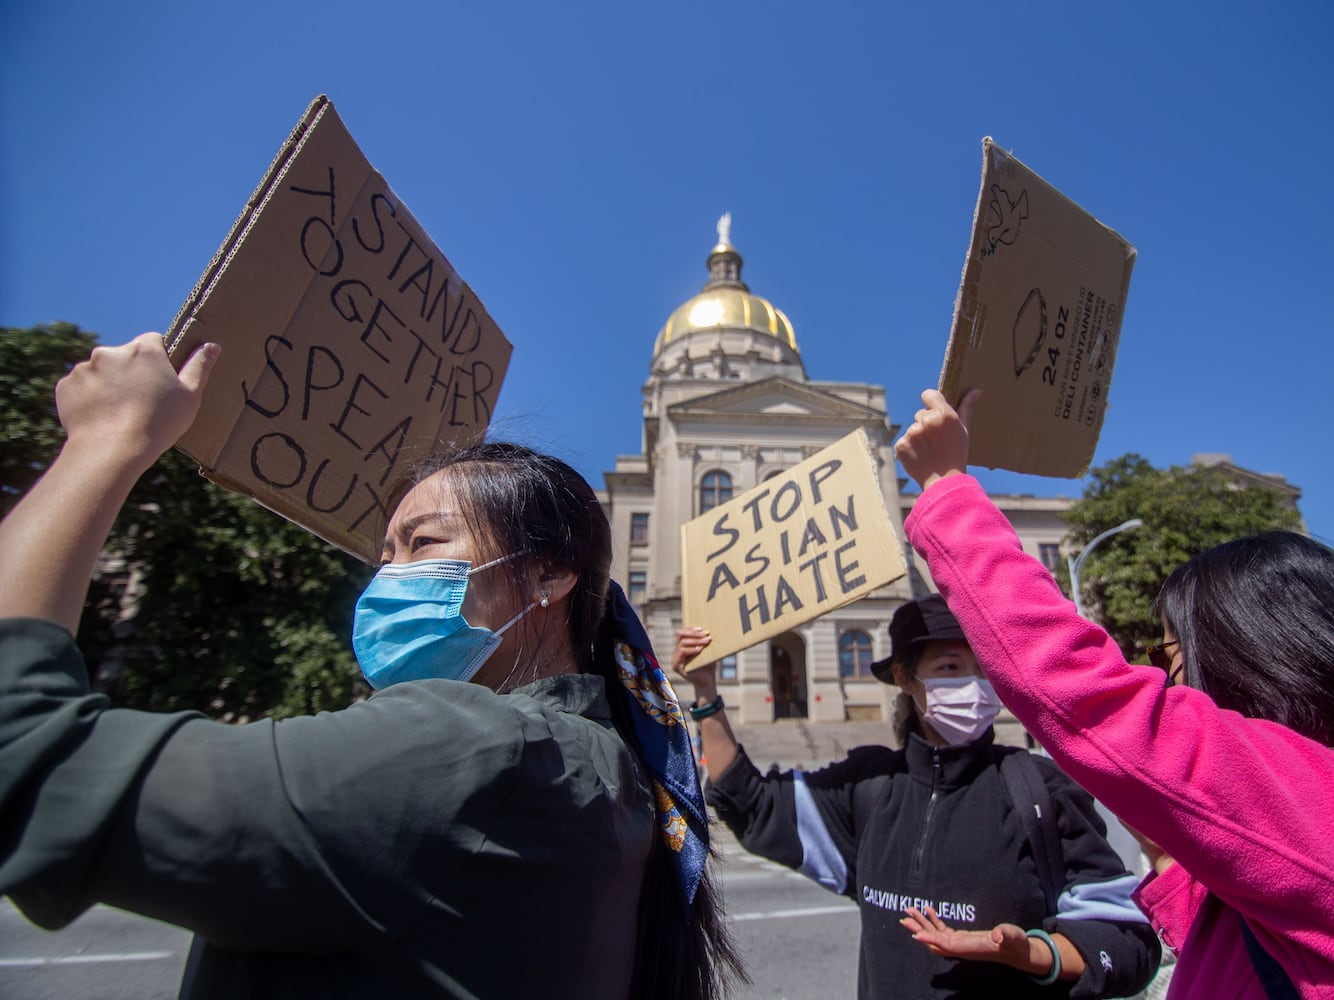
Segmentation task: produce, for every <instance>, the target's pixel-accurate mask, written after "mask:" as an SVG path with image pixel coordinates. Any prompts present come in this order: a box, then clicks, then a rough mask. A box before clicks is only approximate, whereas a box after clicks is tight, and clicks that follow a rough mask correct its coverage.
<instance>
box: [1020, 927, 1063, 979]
mask: <svg viewBox="0 0 1334 1000" xmlns="http://www.w3.org/2000/svg"><path fill="white" fill-rule="evenodd" d="M1027 934H1028V936H1029V937H1031V938H1039V939H1041V940H1042V941H1044V942H1046V944H1047V947H1048V948H1050V949H1051V971H1050V972H1048V973H1047V974H1046V975H1045V976H1033V977H1032V979H1033V982H1035V983H1037V984H1038V985H1039V986H1050V985H1051V984H1052V983H1054V982H1056V977H1057V976H1059V975H1060V974H1061V952H1060V949H1059V948H1057V947H1056V942H1055V941H1053V940H1052V938H1051V935H1050V934H1048V933H1047V932H1046V931H1028V932H1027Z"/></svg>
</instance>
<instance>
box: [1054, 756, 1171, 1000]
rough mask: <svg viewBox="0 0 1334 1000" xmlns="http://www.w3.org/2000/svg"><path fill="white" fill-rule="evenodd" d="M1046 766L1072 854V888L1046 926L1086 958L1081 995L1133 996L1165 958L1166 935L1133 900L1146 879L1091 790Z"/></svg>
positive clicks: (1076, 990) (1078, 999)
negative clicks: (1118, 842) (1120, 846)
mask: <svg viewBox="0 0 1334 1000" xmlns="http://www.w3.org/2000/svg"><path fill="white" fill-rule="evenodd" d="M1039 766H1040V767H1041V768H1042V770H1043V775H1044V778H1045V780H1046V783H1047V789H1048V791H1049V792H1050V794H1051V799H1052V805H1053V808H1054V809H1055V812H1056V819H1057V826H1058V829H1059V831H1060V834H1061V849H1062V853H1063V855H1064V860H1065V888H1064V890H1063V891H1062V893H1061V895H1060V899H1059V900H1058V901H1057V912H1056V913H1055V914H1054V915H1052V916H1049V917H1047V919H1046V920H1044V921H1043V926H1042V929H1043V930H1045V931H1047V932H1048V933H1049V934H1060V935H1062V936H1063V937H1065V938H1066V939H1067V940H1068V941H1069V942H1070V943H1071V944H1073V945H1074V947H1075V949H1076V950H1077V951H1078V952H1079V954H1080V956H1081V957H1082V958H1083V959H1084V971H1083V972H1082V973H1081V975H1080V977H1079V978H1078V979H1077V980H1076V981H1075V982H1073V983H1072V984H1071V986H1070V996H1071V997H1072V998H1074V1000H1083V998H1094V997H1122V996H1131V995H1133V994H1135V993H1137V992H1139V991H1140V990H1142V989H1143V988H1144V987H1145V986H1147V985H1148V983H1149V981H1150V980H1151V979H1152V978H1153V976H1154V973H1155V972H1156V971H1157V970H1158V963H1159V961H1160V960H1161V958H1162V946H1161V944H1160V943H1159V941H1158V936H1157V935H1156V934H1155V933H1154V931H1153V928H1152V927H1151V926H1150V925H1149V922H1148V920H1147V918H1146V917H1145V916H1144V914H1143V913H1141V912H1140V910H1139V908H1138V907H1137V906H1136V905H1135V904H1134V902H1133V901H1132V900H1131V893H1132V892H1133V891H1134V889H1135V886H1136V885H1137V884H1138V882H1139V879H1138V878H1136V876H1134V875H1132V874H1131V873H1130V872H1127V871H1126V870H1125V866H1124V865H1123V864H1122V863H1121V859H1120V857H1119V856H1118V855H1117V853H1116V851H1114V850H1113V849H1112V847H1111V845H1110V844H1108V843H1107V839H1106V828H1105V826H1104V825H1103V822H1102V819H1101V817H1099V816H1098V813H1097V809H1096V808H1095V806H1094V804H1093V799H1092V798H1091V797H1090V796H1089V794H1088V793H1087V792H1085V791H1084V790H1083V789H1082V788H1080V787H1079V786H1078V785H1076V784H1075V783H1074V782H1073V781H1071V780H1070V779H1069V778H1068V777H1067V776H1066V775H1065V774H1063V773H1062V772H1061V771H1060V770H1059V769H1058V768H1057V767H1056V765H1055V764H1053V763H1051V761H1049V760H1047V759H1045V758H1039Z"/></svg>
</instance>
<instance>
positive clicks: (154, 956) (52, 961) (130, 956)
mask: <svg viewBox="0 0 1334 1000" xmlns="http://www.w3.org/2000/svg"><path fill="white" fill-rule="evenodd" d="M175 957H176V953H175V952H174V951H127V952H121V953H119V954H115V955H56V956H52V957H50V958H0V968H15V967H19V966H31V965H89V964H96V963H99V962H160V961H162V960H163V959H166V958H175Z"/></svg>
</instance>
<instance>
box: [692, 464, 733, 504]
mask: <svg viewBox="0 0 1334 1000" xmlns="http://www.w3.org/2000/svg"><path fill="white" fill-rule="evenodd" d="M731 499H732V477H731V476H729V475H728V474H727V473H726V472H706V473H704V478H703V479H701V480H700V481H699V512H700V513H701V514H704V513H707V512H708V511H711V510H713V508H715V507H717V506H718V505H719V504H722V503H727V501H728V500H731Z"/></svg>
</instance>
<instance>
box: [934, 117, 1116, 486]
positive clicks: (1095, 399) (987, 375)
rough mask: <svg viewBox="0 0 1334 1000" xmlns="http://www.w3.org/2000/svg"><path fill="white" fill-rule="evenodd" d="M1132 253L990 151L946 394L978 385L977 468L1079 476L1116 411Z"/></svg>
mask: <svg viewBox="0 0 1334 1000" xmlns="http://www.w3.org/2000/svg"><path fill="white" fill-rule="evenodd" d="M1134 262H1135V249H1134V247H1132V246H1131V245H1130V244H1129V243H1128V242H1126V240H1125V239H1123V238H1122V237H1121V236H1120V235H1119V234H1118V233H1116V232H1115V231H1114V230H1112V229H1109V228H1108V227H1107V226H1105V225H1103V224H1102V223H1100V222H1099V221H1098V220H1097V219H1095V218H1094V217H1093V216H1091V215H1090V214H1089V213H1087V212H1086V211H1084V210H1083V209H1082V208H1080V207H1079V206H1078V205H1076V204H1075V203H1074V202H1073V201H1071V200H1070V199H1068V198H1066V197H1065V196H1064V195H1062V194H1061V193H1060V192H1059V191H1057V190H1056V189H1055V188H1054V187H1052V186H1051V185H1050V184H1048V183H1047V182H1046V181H1044V180H1043V179H1042V178H1041V177H1039V176H1038V175H1037V174H1036V173H1034V172H1033V171H1032V170H1030V169H1029V168H1028V167H1026V166H1025V165H1024V164H1022V163H1021V162H1019V160H1017V159H1015V157H1013V156H1012V155H1011V154H1009V153H1007V152H1006V151H1005V150H1003V149H1001V148H1000V147H999V146H997V145H995V144H994V143H993V142H992V140H991V139H990V138H987V139H984V140H983V143H982V184H981V191H980V193H979V195H978V202H977V208H976V211H975V212H974V215H973V231H972V239H971V242H970V246H969V252H968V256H967V258H966V260H965V262H964V268H963V274H962V277H961V280H960V286H959V295H958V298H957V300H956V302H955V310H954V321H953V324H952V327H951V331H950V341H949V345H948V347H947V348H946V352H945V360H944V364H943V365H942V368H941V373H940V390H941V392H942V393H944V395H945V396H946V398H948V399H949V400H950V401H951V402H954V403H957V402H958V400H959V399H960V397H961V396H962V395H963V393H964V392H965V391H967V390H969V389H973V388H981V389H982V390H983V393H982V397H981V399H980V400H979V401H978V405H977V407H976V408H975V410H974V419H973V426H972V427H971V428H970V432H969V461H970V462H972V463H973V464H975V465H981V466H987V467H990V468H1005V469H1011V470H1013V471H1015V472H1025V473H1033V474H1036V475H1045V476H1060V477H1067V478H1069V477H1077V476H1081V475H1083V474H1084V472H1085V471H1087V469H1088V465H1089V463H1090V462H1091V461H1092V458H1093V452H1094V450H1095V448H1096V447H1097V442H1098V436H1099V434H1100V433H1101V430H1102V421H1103V417H1104V415H1105V413H1106V410H1107V403H1108V393H1109V390H1110V387H1111V378H1112V369H1113V366H1114V363H1115V360H1116V348H1117V344H1118V342H1119V339H1120V331H1121V321H1122V317H1123V316H1124V313H1125V302H1126V295H1127V293H1128V292H1129V288H1130V274H1131V270H1132V268H1133V267H1134Z"/></svg>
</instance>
